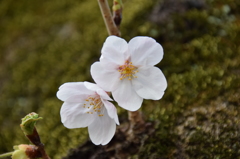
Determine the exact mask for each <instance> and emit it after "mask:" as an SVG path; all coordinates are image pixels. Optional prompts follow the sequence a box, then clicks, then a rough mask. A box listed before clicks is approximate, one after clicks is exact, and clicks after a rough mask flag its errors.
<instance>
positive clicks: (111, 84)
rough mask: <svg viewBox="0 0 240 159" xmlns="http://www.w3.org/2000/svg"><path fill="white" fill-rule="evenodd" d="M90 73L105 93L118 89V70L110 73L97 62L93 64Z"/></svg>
mask: <svg viewBox="0 0 240 159" xmlns="http://www.w3.org/2000/svg"><path fill="white" fill-rule="evenodd" d="M90 72H91V75H92V78H93V79H94V81H95V82H96V83H97V85H98V86H100V87H101V88H102V89H104V90H105V91H108V92H110V91H112V90H114V89H116V87H117V85H118V82H119V78H120V73H119V72H118V71H117V70H113V71H109V70H107V69H105V68H104V67H103V66H102V65H101V63H100V62H95V63H94V64H92V66H91V70H90Z"/></svg>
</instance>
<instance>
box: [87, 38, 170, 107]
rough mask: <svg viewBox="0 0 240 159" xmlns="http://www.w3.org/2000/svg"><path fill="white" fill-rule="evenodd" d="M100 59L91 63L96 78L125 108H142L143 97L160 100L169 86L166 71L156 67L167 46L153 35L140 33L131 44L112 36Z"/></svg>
mask: <svg viewBox="0 0 240 159" xmlns="http://www.w3.org/2000/svg"><path fill="white" fill-rule="evenodd" d="M101 53H102V55H101V57H100V61H99V62H95V63H94V64H93V65H92V66H91V75H92V77H93V79H94V81H95V82H96V83H97V84H98V85H99V86H100V87H101V88H103V89H104V90H105V91H109V92H112V96H113V98H114V100H115V101H116V102H117V103H118V105H119V106H121V107H122V108H124V109H127V110H129V111H136V110H138V109H139V108H140V107H141V105H142V102H143V99H152V100H159V99H161V98H162V96H163V95H164V91H165V89H166V88H167V81H166V78H165V76H164V74H163V73H162V71H161V70H160V69H159V68H158V67H155V66H154V65H156V64H158V63H159V62H160V61H161V60H162V58H163V48H162V46H161V45H160V44H159V43H157V42H156V41H155V40H154V39H153V38H150V37H144V36H139V37H135V38H133V39H131V40H130V41H129V43H127V42H126V41H125V40H124V39H122V38H119V37H117V36H109V37H108V38H107V39H106V41H105V43H104V45H103V48H102V50H101Z"/></svg>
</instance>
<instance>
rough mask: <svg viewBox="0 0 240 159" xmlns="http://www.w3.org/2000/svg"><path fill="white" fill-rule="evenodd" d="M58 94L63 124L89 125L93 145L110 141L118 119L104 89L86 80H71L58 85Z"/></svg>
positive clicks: (72, 125) (68, 125)
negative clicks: (61, 102)
mask: <svg viewBox="0 0 240 159" xmlns="http://www.w3.org/2000/svg"><path fill="white" fill-rule="evenodd" d="M57 97H58V98H59V99H60V100H62V101H64V103H63V105H62V108H61V111H60V114H61V121H62V123H63V124H64V126H65V127H67V128H70V129H72V128H83V127H88V131H89V136H90V139H91V140H92V142H93V143H94V144H95V145H99V144H101V145H106V144H107V143H109V141H110V140H111V139H112V138H113V136H114V133H115V131H116V124H118V125H119V121H118V116H117V110H116V108H115V106H114V105H113V104H112V103H111V102H109V101H112V99H111V98H110V97H109V96H108V94H107V93H106V92H105V91H104V90H102V89H101V88H100V87H98V86H97V85H96V84H93V83H89V82H70V83H65V84H63V85H62V86H60V88H59V91H58V92H57Z"/></svg>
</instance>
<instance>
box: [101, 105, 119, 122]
mask: <svg viewBox="0 0 240 159" xmlns="http://www.w3.org/2000/svg"><path fill="white" fill-rule="evenodd" d="M102 102H103V104H104V106H105V108H106V109H107V113H108V115H109V116H110V118H112V119H114V120H115V122H116V124H118V125H119V120H118V115H117V109H116V107H115V106H114V105H113V104H112V103H111V102H109V101H106V100H102Z"/></svg>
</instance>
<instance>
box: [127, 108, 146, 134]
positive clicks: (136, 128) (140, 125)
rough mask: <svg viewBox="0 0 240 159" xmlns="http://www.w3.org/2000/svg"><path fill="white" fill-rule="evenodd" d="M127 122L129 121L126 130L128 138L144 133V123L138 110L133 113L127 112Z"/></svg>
mask: <svg viewBox="0 0 240 159" xmlns="http://www.w3.org/2000/svg"><path fill="white" fill-rule="evenodd" d="M128 120H129V121H130V126H129V129H128V134H129V135H130V138H131V136H134V135H136V134H138V133H141V132H143V131H144V129H145V126H144V124H145V121H144V119H143V115H142V112H141V111H140V110H138V111H134V112H131V111H128Z"/></svg>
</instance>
